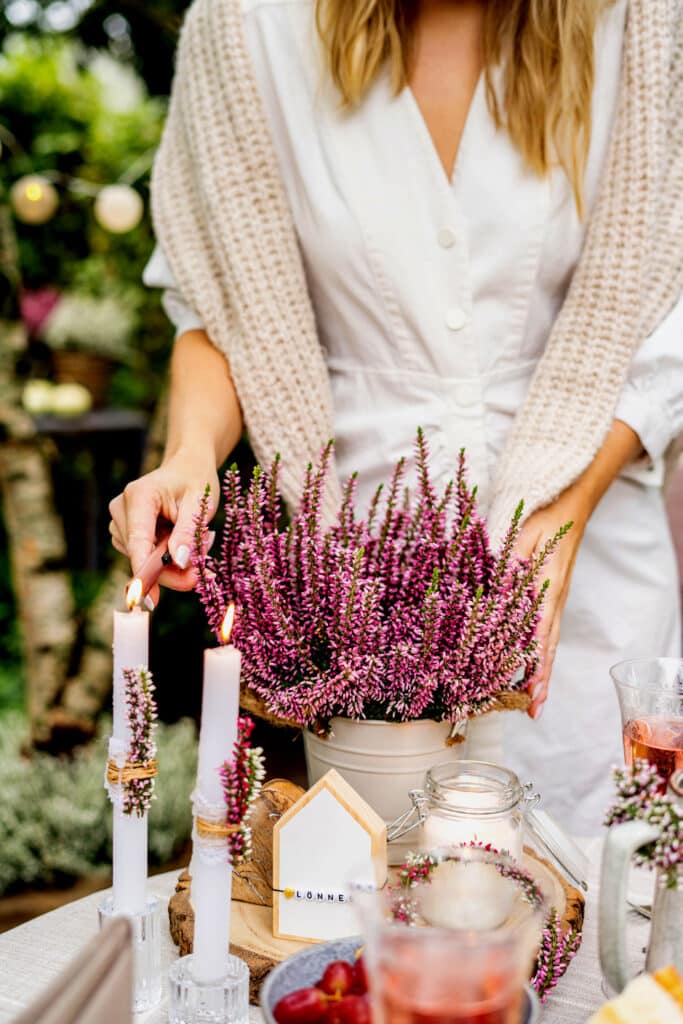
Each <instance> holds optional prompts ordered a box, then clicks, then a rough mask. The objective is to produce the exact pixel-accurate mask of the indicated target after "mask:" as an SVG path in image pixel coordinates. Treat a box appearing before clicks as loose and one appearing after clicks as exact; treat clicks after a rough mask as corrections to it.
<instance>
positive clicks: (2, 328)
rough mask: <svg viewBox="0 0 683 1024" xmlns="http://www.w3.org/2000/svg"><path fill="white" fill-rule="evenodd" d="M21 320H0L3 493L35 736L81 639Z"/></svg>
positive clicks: (43, 734) (42, 730)
mask: <svg viewBox="0 0 683 1024" xmlns="http://www.w3.org/2000/svg"><path fill="white" fill-rule="evenodd" d="M25 346H26V338H25V334H24V331H23V328H22V327H21V325H18V324H16V323H9V322H7V321H2V322H0V431H1V432H2V433H1V435H0V496H1V497H2V506H3V512H4V518H5V525H6V529H7V538H8V546H9V554H10V565H11V571H12V582H13V586H14V592H15V595H16V601H17V610H18V615H19V622H20V626H21V633H22V640H23V651H24V668H25V674H26V691H27V710H28V715H29V719H30V723H31V738H32V740H33V741H34V742H44V741H45V740H46V739H47V738H48V736H49V732H50V727H49V723H48V709H49V708H50V707H51V705H52V704H53V703H54V701H55V699H56V698H57V695H58V694H59V692H60V690H61V688H62V686H63V684H64V680H65V678H66V676H67V672H68V665H69V659H70V657H71V652H72V650H73V645H74V641H75V637H76V623H75V617H74V602H73V596H72V592H71V586H70V582H69V574H68V572H67V569H66V565H65V560H66V540H65V537H64V528H63V525H62V520H61V518H60V516H59V515H58V514H57V511H56V509H55V505H54V499H53V489H52V477H51V474H50V466H49V462H48V460H47V458H46V457H45V453H44V449H43V447H42V445H41V442H40V439H39V438H38V437H37V436H36V433H35V430H34V428H33V422H32V420H31V418H30V417H29V416H28V415H26V413H24V411H23V409H22V406H21V393H20V387H19V385H18V383H17V381H16V378H15V365H16V359H17V356H18V355H19V354H20V352H21V351H22V350H23V349H24V348H25Z"/></svg>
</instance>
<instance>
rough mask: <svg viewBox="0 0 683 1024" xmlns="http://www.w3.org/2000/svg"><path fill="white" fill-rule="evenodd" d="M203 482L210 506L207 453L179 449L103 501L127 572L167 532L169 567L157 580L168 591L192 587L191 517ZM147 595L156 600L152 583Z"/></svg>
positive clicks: (212, 478)
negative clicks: (109, 500) (126, 558)
mask: <svg viewBox="0 0 683 1024" xmlns="http://www.w3.org/2000/svg"><path fill="white" fill-rule="evenodd" d="M207 484H208V485H209V486H210V487H211V494H212V502H213V509H214V510H215V508H216V505H217V502H216V498H217V495H218V476H217V473H216V466H215V459H214V457H213V452H212V451H209V452H207V453H206V455H205V457H204V458H200V457H198V456H197V451H196V449H195V450H193V451H192V452H182V451H179V452H177V453H176V454H174V455H173V456H172V457H170V458H168V459H167V460H165V461H164V463H163V464H162V465H161V466H160V467H159V469H155V470H154V471H153V472H152V473H148V474H147V475H146V476H143V477H140V479H139V480H134V481H133V482H132V483H130V484H128V485H127V486H126V488H125V490H124V491H123V494H119V495H118V497H116V498H114V500H113V501H112V502H111V503H110V505H109V512H110V514H111V523H110V524H109V532H110V533H111V537H112V543H113V545H114V547H115V548H116V550H117V551H120V552H121V554H123V555H127V556H128V558H129V559H130V564H131V569H132V574H133V576H134V575H135V574H136V572H137V571H138V570H139V569H140V566H141V565H142V564H143V562H144V561H145V559H146V558H147V557H148V556H149V554H150V552H151V551H152V548H153V547H154V546H155V544H156V543H157V542H158V540H159V539H160V538H161V537H162V536H164V535H165V534H167V533H168V532H169V531H170V537H169V542H168V549H169V552H170V554H171V556H172V558H173V562H174V565H172V566H169V567H168V568H167V569H165V570H164V572H163V573H162V574H161V576H160V577H159V582H160V583H161V584H163V585H164V586H166V587H171V589H173V590H192V588H193V587H194V583H195V578H194V570H193V569H192V567H191V566H190V555H191V551H192V543H193V533H194V516H195V515H196V513H197V510H198V506H199V500H200V498H201V496H202V494H203V493H204V490H205V488H206V486H207ZM149 597H150V598H151V600H152V602H153V603H154V604H155V605H156V604H157V603H158V601H159V587H158V586H154V587H153V588H152V590H151V591H150V593H149Z"/></svg>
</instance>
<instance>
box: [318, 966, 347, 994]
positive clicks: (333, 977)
mask: <svg viewBox="0 0 683 1024" xmlns="http://www.w3.org/2000/svg"><path fill="white" fill-rule="evenodd" d="M353 980H354V976H353V967H352V966H351V964H349V963H347V962H346V960H333V961H332V963H331V964H328V965H327V967H326V968H325V971H324V973H323V976H322V978H321V979H320V988H321V989H322V991H323V992H327V994H328V995H331V996H344V995H346V993H347V992H350V991H351V986H352V985H353Z"/></svg>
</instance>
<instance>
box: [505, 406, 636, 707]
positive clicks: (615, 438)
mask: <svg viewBox="0 0 683 1024" xmlns="http://www.w3.org/2000/svg"><path fill="white" fill-rule="evenodd" d="M642 452H643V448H642V444H641V442H640V438H639V437H638V435H637V434H636V433H635V431H634V430H632V429H631V428H630V427H629V426H627V425H626V423H622V422H621V420H614V422H613V424H612V428H611V430H610V432H609V434H608V435H607V438H606V440H605V443H604V444H603V446H602V448H601V449H600V450H599V451H598V453H597V455H596V456H595V458H594V459H593V461H592V462H591V464H590V465H589V466H588V468H587V469H586V470H585V472H584V473H582V474H581V476H580V477H579V478H578V480H576V482H575V483H573V484H572V485H571V486H570V487H568V488H567V489H566V491H563V492H562V494H561V495H560V497H559V498H558V499H557V501H554V502H553V503H552V504H551V505H547V506H546V507H545V508H542V509H539V510H538V511H537V512H534V513H533V514H532V515H530V516H529V518H528V519H527V521H526V522H525V523H524V525H523V527H522V530H521V533H520V536H519V541H518V544H517V554H518V555H519V556H520V557H522V558H528V557H529V555H531V554H537V553H538V552H539V551H540V550H541V548H542V547H543V545H544V544H545V542H546V541H547V540H549V539H550V538H551V537H553V536H554V535H555V533H557V531H558V530H559V529H560V527H561V526H564V525H565V524H566V523H570V522H571V523H572V524H573V525H572V528H571V529H570V530H569V532H568V533H567V534H566V536H565V537H563V538H562V540H561V541H560V543H559V544H558V546H557V549H556V550H555V552H554V553H553V554H552V556H551V557H550V558H549V559H548V561H547V562H546V565H545V567H544V577H547V578H549V579H550V586H549V587H548V590H547V592H546V598H545V604H544V606H543V611H542V613H541V622H540V626H539V630H538V638H539V648H540V649H539V662H538V668H537V669H536V672H535V673H534V676H533V678H532V679H531V680H530V682H529V684H528V690H529V693H530V694H531V704H530V705H529V710H528V714H529V715H530V716H531V718H538V717H539V716H540V714H541V712H542V710H543V704H544V702H545V699H546V697H547V696H548V684H549V682H550V674H551V672H552V668H553V661H554V660H555V652H556V651H557V645H558V643H559V639H560V621H561V619H562V612H563V610H564V606H565V603H566V601H567V597H568V595H569V586H570V583H571V578H572V572H573V571H574V563H575V562H576V556H577V554H578V551H579V545H580V544H581V539H582V537H583V533H584V530H585V529H586V524H587V523H588V520H589V519H590V517H591V515H592V514H593V512H594V510H595V508H596V506H597V504H598V502H599V501H600V499H601V498H602V496H603V494H604V493H605V491H606V490H607V488H608V487H609V485H610V484H611V483H612V481H613V480H614V478H615V477H616V476H617V475H618V474H619V473H620V472H621V470H622V469H623V468H624V467H625V466H626V465H628V463H629V462H632V461H633V460H634V459H636V458H638V456H640V455H642Z"/></svg>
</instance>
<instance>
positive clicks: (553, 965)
mask: <svg viewBox="0 0 683 1024" xmlns="http://www.w3.org/2000/svg"><path fill="white" fill-rule="evenodd" d="M581 939H582V933H581V932H577V931H573V930H566V931H563V929H562V926H561V925H560V919H559V916H558V913H557V911H556V910H555V909H554V908H553V909H552V910H551V911H550V914H549V915H548V918H547V920H546V923H545V927H544V929H543V935H542V937H541V945H540V948H539V951H538V956H537V958H536V967H535V970H534V973H533V975H532V978H531V985H532V987H533V988H535V989H536V992H537V993H538V996H539V998H540V1000H541V1002H542V1003H544V1002H545V1001H546V999H547V998H548V993H549V992H550V991H551V990H552V989H554V988H555V986H556V985H557V983H558V981H559V980H560V978H562V977H563V975H564V974H566V971H567V968H568V967H569V965H570V963H571V962H572V960H573V959H574V957H575V956H576V954H577V953H578V951H579V949H580V947H581Z"/></svg>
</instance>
